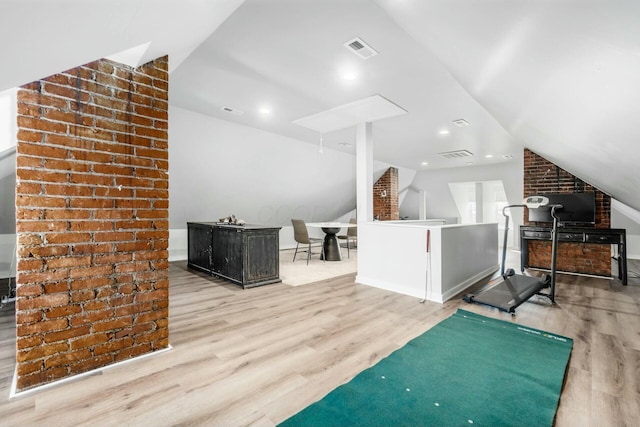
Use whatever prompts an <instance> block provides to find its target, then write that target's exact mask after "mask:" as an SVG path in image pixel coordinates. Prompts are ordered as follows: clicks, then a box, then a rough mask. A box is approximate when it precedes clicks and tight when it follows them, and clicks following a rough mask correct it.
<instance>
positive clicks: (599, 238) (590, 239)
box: [585, 234, 621, 245]
mask: <svg viewBox="0 0 640 427" xmlns="http://www.w3.org/2000/svg"><path fill="white" fill-rule="evenodd" d="M585 241H586V242H587V243H603V244H606V243H610V244H612V245H617V244H618V243H620V242H621V236H616V235H611V234H587V235H586V236H585Z"/></svg>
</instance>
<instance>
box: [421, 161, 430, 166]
mask: <svg viewBox="0 0 640 427" xmlns="http://www.w3.org/2000/svg"><path fill="white" fill-rule="evenodd" d="M420 164H421V165H422V166H427V165H428V164H429V162H422V163H420Z"/></svg>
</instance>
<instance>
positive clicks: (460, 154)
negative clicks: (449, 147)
mask: <svg viewBox="0 0 640 427" xmlns="http://www.w3.org/2000/svg"><path fill="white" fill-rule="evenodd" d="M438 156H440V157H444V158H445V159H461V158H464V157H473V153H472V152H470V151H468V150H456V151H446V152H444V153H438Z"/></svg>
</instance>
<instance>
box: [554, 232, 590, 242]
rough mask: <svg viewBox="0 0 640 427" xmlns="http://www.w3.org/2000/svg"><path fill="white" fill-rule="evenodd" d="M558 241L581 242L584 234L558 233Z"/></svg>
mask: <svg viewBox="0 0 640 427" xmlns="http://www.w3.org/2000/svg"><path fill="white" fill-rule="evenodd" d="M558 240H559V241H561V242H583V241H584V233H567V232H564V233H563V232H558Z"/></svg>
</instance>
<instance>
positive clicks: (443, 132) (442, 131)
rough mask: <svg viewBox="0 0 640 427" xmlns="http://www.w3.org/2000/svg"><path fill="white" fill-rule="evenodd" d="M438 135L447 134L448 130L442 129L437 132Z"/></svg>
mask: <svg viewBox="0 0 640 427" xmlns="http://www.w3.org/2000/svg"><path fill="white" fill-rule="evenodd" d="M438 133H439V134H440V135H449V131H448V130H447V129H442V130H441V131H440V132H438Z"/></svg>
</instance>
